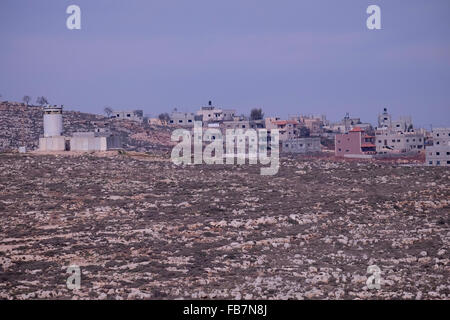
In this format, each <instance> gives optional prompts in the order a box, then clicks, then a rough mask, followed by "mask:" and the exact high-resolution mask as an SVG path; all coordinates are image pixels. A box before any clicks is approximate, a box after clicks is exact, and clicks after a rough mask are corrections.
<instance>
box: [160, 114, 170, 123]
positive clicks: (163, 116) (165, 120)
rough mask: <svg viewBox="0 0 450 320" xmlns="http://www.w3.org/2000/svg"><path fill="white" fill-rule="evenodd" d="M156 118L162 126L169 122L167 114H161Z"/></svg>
mask: <svg viewBox="0 0 450 320" xmlns="http://www.w3.org/2000/svg"><path fill="white" fill-rule="evenodd" d="M158 118H159V120H160V121H161V123H163V124H167V123H168V122H169V120H170V116H169V114H168V113H167V112H164V113H161V114H160V115H159V116H158Z"/></svg>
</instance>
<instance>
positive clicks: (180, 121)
mask: <svg viewBox="0 0 450 320" xmlns="http://www.w3.org/2000/svg"><path fill="white" fill-rule="evenodd" d="M187 122H188V123H192V120H191V119H188V120H187ZM169 123H174V120H170V121H169ZM178 123H183V120H182V119H180V120H178Z"/></svg>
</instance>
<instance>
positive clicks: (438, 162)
mask: <svg viewBox="0 0 450 320" xmlns="http://www.w3.org/2000/svg"><path fill="white" fill-rule="evenodd" d="M428 164H430V165H432V164H433V161H432V160H430V161H428ZM434 164H435V165H437V166H440V165H441V161H440V160H436V162H435V163H434ZM447 164H450V160H447Z"/></svg>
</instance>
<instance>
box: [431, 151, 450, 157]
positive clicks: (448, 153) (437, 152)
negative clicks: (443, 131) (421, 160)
mask: <svg viewBox="0 0 450 320" xmlns="http://www.w3.org/2000/svg"><path fill="white" fill-rule="evenodd" d="M432 155H433V152H430V156H432ZM436 155H437V156H440V155H441V153H440V152H439V151H436ZM447 156H450V152H448V151H447Z"/></svg>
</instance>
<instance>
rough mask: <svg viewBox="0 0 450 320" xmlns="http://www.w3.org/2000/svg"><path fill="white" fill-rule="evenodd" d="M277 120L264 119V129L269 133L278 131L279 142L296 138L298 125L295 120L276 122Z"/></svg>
mask: <svg viewBox="0 0 450 320" xmlns="http://www.w3.org/2000/svg"><path fill="white" fill-rule="evenodd" d="M276 119H278V118H266V128H267V130H268V131H269V132H270V130H272V129H278V130H279V133H280V141H286V140H288V139H293V138H298V136H299V126H300V123H299V122H298V121H296V120H276Z"/></svg>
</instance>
